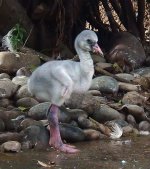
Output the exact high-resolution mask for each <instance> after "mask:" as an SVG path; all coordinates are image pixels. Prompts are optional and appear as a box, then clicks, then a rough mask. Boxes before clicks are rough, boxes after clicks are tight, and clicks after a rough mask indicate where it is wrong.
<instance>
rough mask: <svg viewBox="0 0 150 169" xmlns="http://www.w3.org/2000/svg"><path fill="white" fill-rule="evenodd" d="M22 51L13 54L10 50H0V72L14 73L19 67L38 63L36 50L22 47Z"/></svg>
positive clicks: (37, 64)
mask: <svg viewBox="0 0 150 169" xmlns="http://www.w3.org/2000/svg"><path fill="white" fill-rule="evenodd" d="M23 50H24V51H23V52H19V53H18V55H15V54H14V53H12V52H0V72H2V73H3V72H5V73H15V72H16V71H17V70H18V69H19V68H21V67H33V66H39V65H40V58H39V55H37V53H38V52H35V51H34V50H31V49H29V48H24V49H23Z"/></svg>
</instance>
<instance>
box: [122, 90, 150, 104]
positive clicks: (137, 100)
mask: <svg viewBox="0 0 150 169" xmlns="http://www.w3.org/2000/svg"><path fill="white" fill-rule="evenodd" d="M147 99H148V98H147V97H145V96H142V95H141V94H139V93H138V92H136V91H132V92H127V93H126V94H125V95H124V96H123V98H122V103H123V104H133V105H141V106H142V105H143V104H144V103H145V102H146V100H147Z"/></svg>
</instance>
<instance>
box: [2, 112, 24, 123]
mask: <svg viewBox="0 0 150 169" xmlns="http://www.w3.org/2000/svg"><path fill="white" fill-rule="evenodd" d="M21 114H22V112H20V111H18V110H9V111H6V110H5V111H3V110H1V111H0V119H3V120H4V121H8V120H11V119H14V118H16V117H17V116H19V115H21Z"/></svg>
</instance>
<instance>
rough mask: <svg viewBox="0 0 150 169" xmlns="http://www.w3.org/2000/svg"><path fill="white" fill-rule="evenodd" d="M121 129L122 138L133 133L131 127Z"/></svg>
mask: <svg viewBox="0 0 150 169" xmlns="http://www.w3.org/2000/svg"><path fill="white" fill-rule="evenodd" d="M122 129H123V136H126V135H129V134H130V133H132V132H133V127H131V126H129V125H128V126H125V127H123V128H122Z"/></svg>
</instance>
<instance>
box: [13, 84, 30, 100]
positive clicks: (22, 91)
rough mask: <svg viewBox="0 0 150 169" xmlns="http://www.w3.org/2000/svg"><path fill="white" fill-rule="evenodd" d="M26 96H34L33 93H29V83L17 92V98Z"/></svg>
mask: <svg viewBox="0 0 150 169" xmlns="http://www.w3.org/2000/svg"><path fill="white" fill-rule="evenodd" d="M24 97H32V96H31V93H29V91H28V86H27V85H24V86H21V87H20V88H19V90H18V91H17V93H16V98H17V99H20V98H24Z"/></svg>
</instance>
